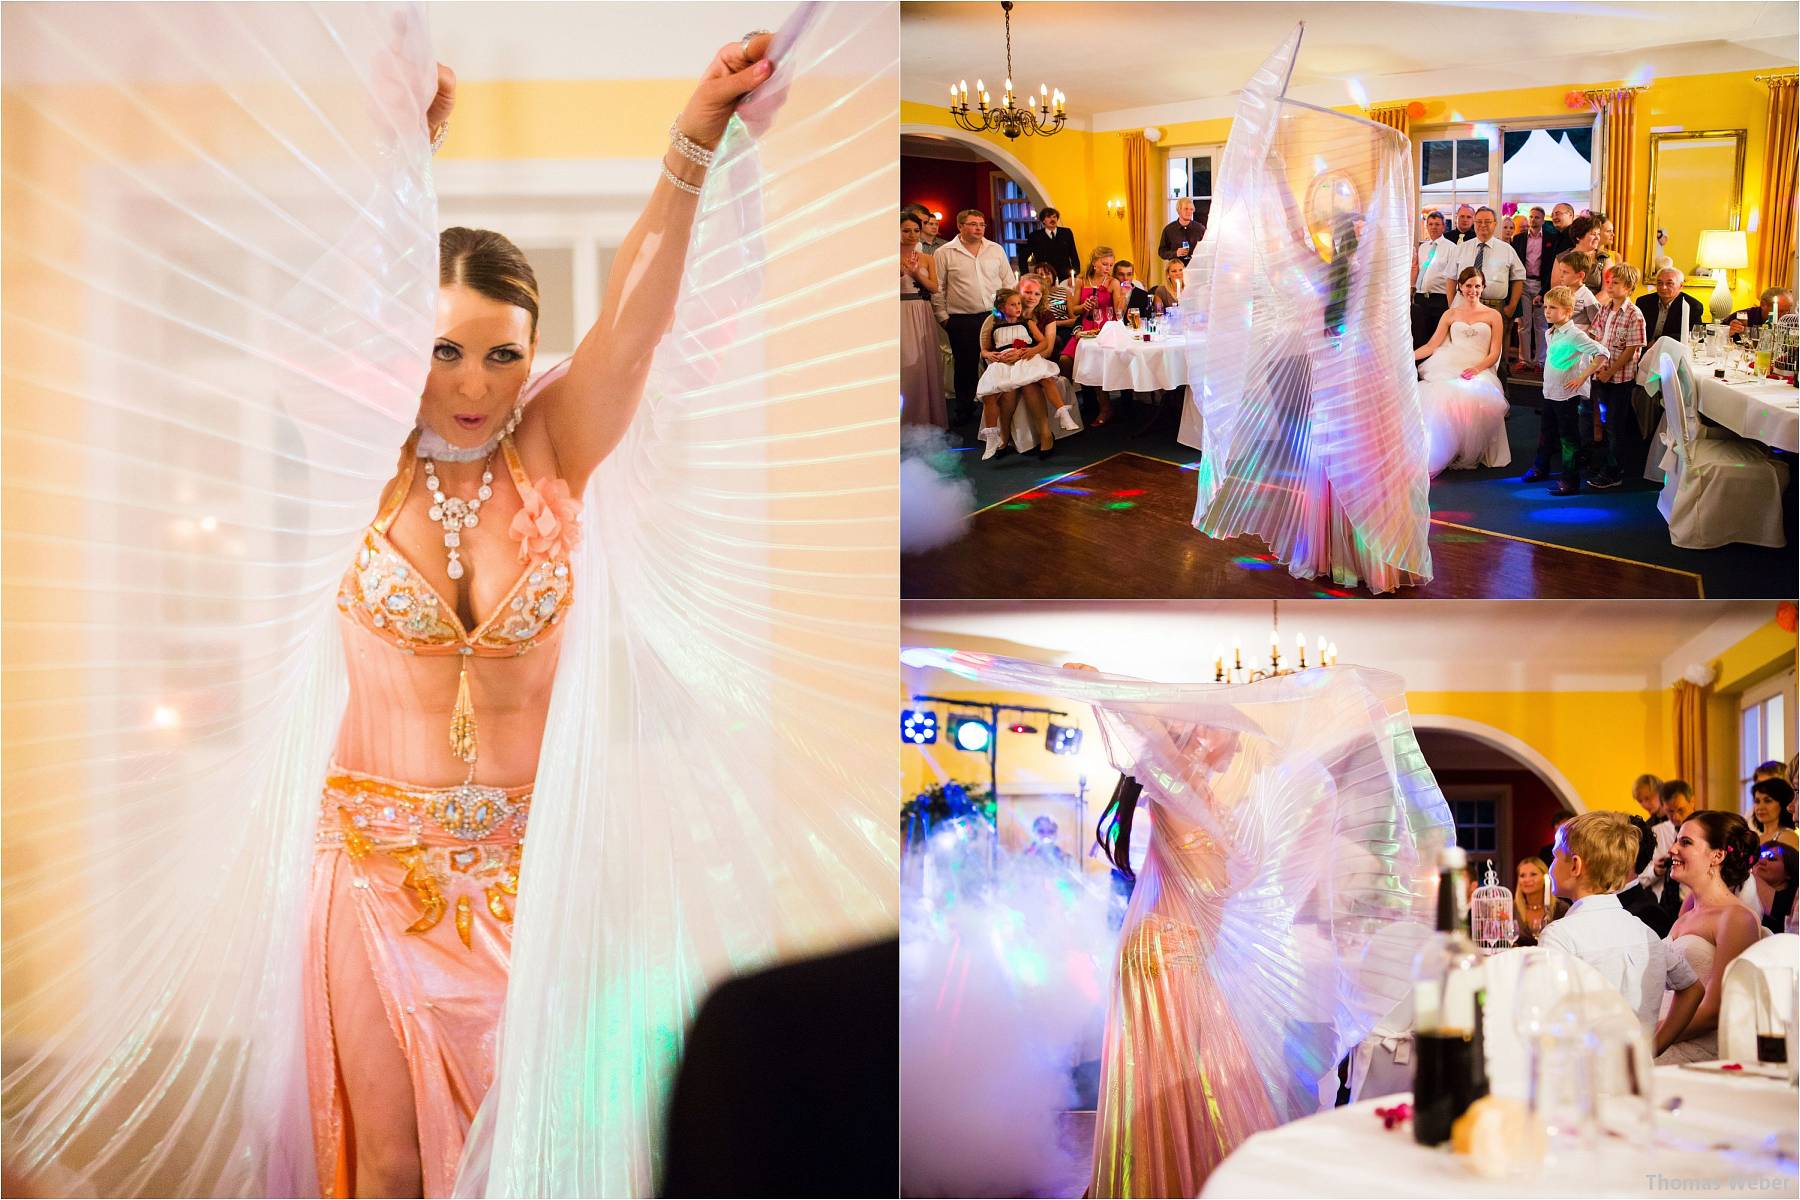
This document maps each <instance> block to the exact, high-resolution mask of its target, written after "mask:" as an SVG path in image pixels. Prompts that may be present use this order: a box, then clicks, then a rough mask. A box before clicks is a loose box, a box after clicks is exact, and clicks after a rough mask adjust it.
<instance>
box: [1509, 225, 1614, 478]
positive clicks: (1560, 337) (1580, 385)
mask: <svg viewBox="0 0 1800 1200" xmlns="http://www.w3.org/2000/svg"><path fill="white" fill-rule="evenodd" d="M1556 266H1557V269H1558V270H1561V269H1562V267H1563V261H1562V259H1561V257H1558V258H1557V260H1556ZM1582 291H1584V292H1585V291H1587V289H1586V288H1583V289H1582ZM1575 303H1576V300H1575V296H1574V294H1573V293H1572V292H1570V290H1569V289H1568V288H1566V287H1553V288H1551V289H1550V290H1549V291H1547V292H1545V293H1544V320H1545V321H1546V322H1548V323H1549V326H1550V338H1549V344H1548V346H1547V348H1546V349H1545V351H1544V389H1543V400H1542V402H1541V403H1540V404H1539V406H1538V445H1537V458H1536V459H1534V460H1533V462H1532V464H1531V469H1530V470H1529V471H1527V472H1525V474H1524V475H1523V476H1521V478H1522V479H1523V480H1524V481H1525V482H1526V483H1531V482H1532V481H1534V480H1538V479H1546V478H1548V477H1549V475H1550V459H1551V456H1552V455H1554V454H1555V453H1556V452H1557V449H1558V447H1559V446H1560V448H1561V450H1562V482H1560V483H1558V484H1557V485H1556V487H1554V488H1552V489H1551V492H1550V494H1551V495H1553V496H1574V495H1577V494H1579V493H1580V491H1581V463H1582V459H1583V457H1584V451H1585V449H1586V445H1585V443H1586V439H1584V438H1583V437H1582V436H1581V411H1580V410H1581V402H1582V401H1584V400H1586V399H1587V396H1588V378H1589V376H1591V375H1593V374H1594V372H1596V371H1598V370H1599V369H1600V368H1602V367H1604V366H1605V365H1606V362H1607V359H1606V352H1605V350H1604V349H1603V348H1602V347H1601V345H1600V343H1599V342H1596V341H1595V340H1594V339H1593V338H1591V337H1589V336H1588V335H1587V334H1586V333H1584V332H1582V330H1581V329H1580V328H1579V327H1577V326H1576V324H1575V321H1574V316H1575Z"/></svg>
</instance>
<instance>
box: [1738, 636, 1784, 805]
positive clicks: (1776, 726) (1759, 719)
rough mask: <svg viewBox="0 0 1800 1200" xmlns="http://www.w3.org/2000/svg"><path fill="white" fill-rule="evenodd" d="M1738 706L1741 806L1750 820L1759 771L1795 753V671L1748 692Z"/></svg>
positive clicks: (1739, 794) (1739, 801)
mask: <svg viewBox="0 0 1800 1200" xmlns="http://www.w3.org/2000/svg"><path fill="white" fill-rule="evenodd" d="M1738 703H1739V719H1738V783H1739V785H1740V786H1739V788H1738V807H1739V811H1741V812H1742V813H1743V814H1744V816H1745V817H1746V818H1748V817H1749V816H1750V780H1751V777H1752V776H1753V775H1754V774H1755V773H1756V768H1757V767H1758V766H1760V765H1761V764H1763V763H1766V762H1786V761H1787V760H1788V758H1789V757H1790V756H1791V755H1792V754H1793V753H1794V672H1792V671H1789V672H1787V673H1786V674H1785V675H1778V676H1776V677H1775V678H1774V679H1771V680H1769V681H1767V682H1766V683H1762V684H1759V685H1757V686H1756V687H1753V688H1749V689H1747V690H1746V691H1745V692H1744V693H1743V695H1742V697H1740V699H1739V702H1738Z"/></svg>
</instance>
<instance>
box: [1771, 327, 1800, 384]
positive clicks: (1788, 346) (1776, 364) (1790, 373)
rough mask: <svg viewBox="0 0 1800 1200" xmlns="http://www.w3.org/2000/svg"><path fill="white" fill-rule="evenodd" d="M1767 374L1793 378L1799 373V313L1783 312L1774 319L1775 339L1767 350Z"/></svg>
mask: <svg viewBox="0 0 1800 1200" xmlns="http://www.w3.org/2000/svg"><path fill="white" fill-rule="evenodd" d="M1769 374H1771V375H1779V376H1781V377H1782V378H1783V379H1793V378H1795V376H1796V374H1800V313H1783V314H1782V315H1781V316H1779V317H1777V318H1776V319H1775V340H1774V344H1773V345H1772V346H1771V347H1770V351H1769Z"/></svg>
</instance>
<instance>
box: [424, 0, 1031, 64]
mask: <svg viewBox="0 0 1800 1200" xmlns="http://www.w3.org/2000/svg"><path fill="white" fill-rule="evenodd" d="M793 11H794V5H793V4H792V3H773V4H771V3H763V2H761V0H743V2H741V3H740V2H733V3H714V4H666V3H659V4H645V3H605V4H561V3H544V2H540V0H471V2H470V3H466V4H465V3H452V2H444V0H440V2H437V3H428V4H426V6H425V19H426V22H427V23H428V24H429V26H430V28H431V44H432V48H433V49H434V50H435V51H436V53H437V57H438V61H440V62H444V63H448V64H449V65H450V67H451V69H452V70H454V71H455V72H456V76H457V78H458V79H470V80H482V79H688V78H692V79H695V80H698V79H699V78H700V72H701V71H702V70H704V69H705V67H706V64H707V63H708V62H710V61H711V60H712V56H713V54H714V52H715V51H717V50H718V48H719V47H720V46H723V45H724V44H725V43H726V42H735V41H737V40H738V39H739V38H741V37H743V36H744V35H745V34H746V33H748V32H749V31H750V30H752V29H779V28H780V27H781V22H782V21H783V20H784V19H786V17H787V15H788V14H789V13H791V12H793ZM995 11H998V10H997V9H996V10H995Z"/></svg>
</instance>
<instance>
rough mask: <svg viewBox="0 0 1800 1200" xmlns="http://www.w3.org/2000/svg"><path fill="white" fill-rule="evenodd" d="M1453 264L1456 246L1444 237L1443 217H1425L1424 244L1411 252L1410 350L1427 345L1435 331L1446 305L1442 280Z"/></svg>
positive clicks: (1447, 301) (1434, 214)
mask: <svg viewBox="0 0 1800 1200" xmlns="http://www.w3.org/2000/svg"><path fill="white" fill-rule="evenodd" d="M1455 262H1456V243H1455V242H1453V241H1451V240H1450V239H1449V238H1447V237H1445V236H1444V214H1443V213H1440V212H1433V213H1428V214H1426V217H1425V240H1424V241H1422V242H1420V243H1419V244H1418V245H1417V246H1416V247H1414V249H1413V300H1412V335H1413V349H1414V350H1417V349H1418V348H1419V347H1420V346H1423V345H1424V344H1425V343H1426V342H1429V341H1430V340H1431V335H1432V334H1433V333H1434V332H1436V331H1437V324H1438V318H1440V317H1442V316H1443V315H1444V309H1445V308H1446V307H1447V306H1448V305H1449V303H1450V301H1449V298H1448V296H1447V295H1446V294H1445V292H1444V279H1445V278H1446V277H1447V276H1448V275H1449V272H1450V268H1451V266H1452V265H1453V264H1454V263H1455ZM1452 290H1454V289H1452Z"/></svg>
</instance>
